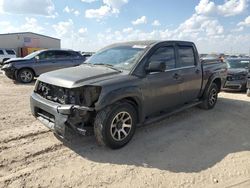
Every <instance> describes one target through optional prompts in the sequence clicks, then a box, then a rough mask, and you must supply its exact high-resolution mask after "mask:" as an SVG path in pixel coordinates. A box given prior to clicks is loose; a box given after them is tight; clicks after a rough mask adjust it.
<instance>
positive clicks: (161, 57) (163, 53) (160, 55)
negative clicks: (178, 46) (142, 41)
mask: <svg viewBox="0 0 250 188" xmlns="http://www.w3.org/2000/svg"><path fill="white" fill-rule="evenodd" d="M149 61H150V62H154V61H157V62H164V63H165V64H166V70H168V69H173V68H175V52H174V47H172V46H166V47H161V48H158V49H157V50H156V51H155V52H154V54H153V55H152V56H151V57H150V59H149Z"/></svg>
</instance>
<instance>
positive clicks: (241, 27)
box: [231, 26, 244, 32]
mask: <svg viewBox="0 0 250 188" xmlns="http://www.w3.org/2000/svg"><path fill="white" fill-rule="evenodd" d="M243 30H244V27H243V26H240V27H238V28H235V29H232V30H231V32H240V31H243Z"/></svg>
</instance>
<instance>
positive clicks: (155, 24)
mask: <svg viewBox="0 0 250 188" xmlns="http://www.w3.org/2000/svg"><path fill="white" fill-rule="evenodd" d="M160 25H161V23H160V21H159V20H154V21H153V23H152V26H160Z"/></svg>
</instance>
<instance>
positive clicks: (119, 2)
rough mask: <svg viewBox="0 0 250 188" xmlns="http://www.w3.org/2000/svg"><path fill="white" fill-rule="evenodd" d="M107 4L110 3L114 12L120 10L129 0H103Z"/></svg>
mask: <svg viewBox="0 0 250 188" xmlns="http://www.w3.org/2000/svg"><path fill="white" fill-rule="evenodd" d="M103 3H104V4H105V5H108V6H109V7H111V8H112V9H113V11H114V12H118V13H119V10H120V8H121V7H122V6H123V5H125V4H127V3H128V0H103Z"/></svg>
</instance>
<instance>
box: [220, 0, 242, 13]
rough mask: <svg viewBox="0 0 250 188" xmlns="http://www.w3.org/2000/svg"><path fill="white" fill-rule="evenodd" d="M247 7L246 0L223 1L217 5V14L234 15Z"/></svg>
mask: <svg viewBox="0 0 250 188" xmlns="http://www.w3.org/2000/svg"><path fill="white" fill-rule="evenodd" d="M246 8H247V0H230V1H225V3H224V4H223V5H219V6H218V12H219V14H221V15H223V16H235V15H238V14H241V13H242V12H243V11H245V10H246Z"/></svg>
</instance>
